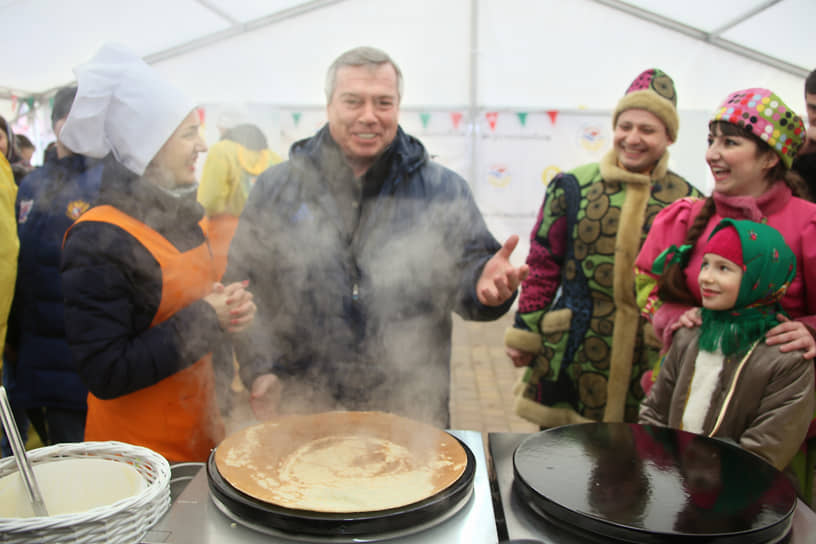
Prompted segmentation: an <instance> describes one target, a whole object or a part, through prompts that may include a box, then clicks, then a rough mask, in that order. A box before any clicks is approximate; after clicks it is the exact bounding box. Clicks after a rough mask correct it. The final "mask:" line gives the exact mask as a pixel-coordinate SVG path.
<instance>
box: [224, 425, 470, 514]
mask: <svg viewBox="0 0 816 544" xmlns="http://www.w3.org/2000/svg"><path fill="white" fill-rule="evenodd" d="M215 464H216V467H217V468H218V472H219V473H220V475H221V476H222V477H223V478H224V479H225V480H226V481H227V482H229V483H230V484H231V485H232V486H233V487H234V488H236V489H238V490H239V491H241V492H243V493H245V494H247V495H249V496H251V497H253V498H255V499H258V500H261V501H264V502H267V503H271V504H274V505H277V506H281V507H284V508H292V509H297V510H309V511H313V512H336V513H352V512H370V511H378V510H387V509H390V508H398V507H401V506H406V505H408V504H412V503H415V502H418V501H421V500H424V499H426V498H429V497H432V496H434V495H435V494H436V493H439V492H440V491H442V490H444V489H446V488H447V487H448V486H450V485H451V484H453V483H454V482H456V480H457V479H459V477H461V476H462V474H463V473H464V471H465V468H466V465H467V454H466V452H465V449H464V447H463V446H462V445H461V444H460V443H459V442H458V441H457V440H456V439H455V438H454V437H453V436H451V435H449V434H448V433H446V432H445V431H443V430H441V429H437V428H436V427H433V426H431V425H427V424H425V423H421V422H418V421H414V420H411V419H407V418H404V417H400V416H396V415H393V414H387V413H383V412H325V413H319V414H309V415H290V416H283V417H280V418H277V419H274V420H271V421H267V422H264V423H261V424H258V425H254V426H252V427H248V428H246V429H243V430H241V431H239V432H236V433H234V434H232V435H230V436H228V437H227V438H226V439H225V440H224V441H223V442H222V443H221V444H219V445H218V447H217V448H216V450H215Z"/></svg>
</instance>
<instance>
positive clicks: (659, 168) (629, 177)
mask: <svg viewBox="0 0 816 544" xmlns="http://www.w3.org/2000/svg"><path fill="white" fill-rule="evenodd" d="M599 165H600V167H601V177H602V178H603V179H605V180H607V181H618V182H620V183H631V184H635V185H651V183H652V180H655V179H660V178H662V177H663V176H665V175H666V172H668V170H669V152H668V151H666V152H665V153H663V156H662V157H660V160H659V161H657V164H656V165H655V167H654V168H652V171H651V173H650V174H649V175H648V176H647V175H646V174H637V173H635V172H630V171H629V170H624V169H623V168H621V167H620V166H618V155H617V153H615V149H614V148H613V149H610V150H609V151H608V152H607V153H606V155H604V156H603V157H602V158H601V160H600V163H599Z"/></svg>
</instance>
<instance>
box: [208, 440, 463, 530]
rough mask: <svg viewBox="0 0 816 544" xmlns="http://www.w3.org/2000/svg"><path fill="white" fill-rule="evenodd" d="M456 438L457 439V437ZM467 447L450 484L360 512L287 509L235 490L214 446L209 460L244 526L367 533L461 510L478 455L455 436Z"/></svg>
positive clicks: (425, 522)
mask: <svg viewBox="0 0 816 544" xmlns="http://www.w3.org/2000/svg"><path fill="white" fill-rule="evenodd" d="M454 438H456V437H454ZM456 440H457V441H458V442H459V443H460V444H461V445H462V447H463V448H464V449H465V453H466V455H467V464H466V466H465V470H464V472H463V473H462V475H461V476H460V477H459V478H458V479H457V480H456V481H455V482H453V483H452V484H451V485H450V486H448V487H447V488H445V489H443V490H441V491H440V492H438V493H436V494H435V495H432V496H430V497H428V498H426V499H424V500H421V501H419V502H415V503H412V504H408V505H405V506H402V507H399V508H391V509H387V510H377V511H373V512H361V513H331V512H313V511H308V510H296V509H292V508H283V507H280V506H277V505H274V504H272V503H268V502H264V501H260V500H258V499H255V498H254V497H251V496H249V495H247V494H245V493H242V492H241V491H239V490H237V489H236V488H234V487H233V486H232V485H231V484H230V483H229V482H228V481H226V480H225V479H224V478H223V477H222V476H221V475H220V473H219V472H218V467H217V465H216V463H215V450H213V451H212V453H211V454H210V458H209V460H208V461H207V480H208V482H209V488H210V493H211V494H212V496H213V498H214V499H215V500H216V501H217V504H218V503H220V505H219V506H221V507H223V508H226V509H227V510H228V512H227V513H228V515H229V517H231V518H233V519H234V520H236V521H239V522H241V523H244V524H245V525H246V526H248V527H251V528H253V529H256V530H261V531H263V530H264V529H270V530H271V532H273V533H276V532H281V533H286V534H290V535H314V536H316V537H324V538H329V539H334V538H336V537H346V536H347V537H349V538H353V537H357V536H360V537H363V536H372V535H381V534H382V535H385V534H389V535H390V534H395V533H399V532H400V531H412V530H413V529H415V528H424V527H427V526H429V525H430V524H432V523H433V522H435V521H436V520H440V519H442V520H443V519H447V517H446V516H448V515H452V514H453V513H455V512H452V510H454V509H456V510H458V509H460V508H462V507H463V506H464V505H465V504H466V502H467V499H468V498H469V497H470V495H471V493H472V491H473V478H474V476H475V474H476V458H475V456H474V455H473V452H472V451H471V450H470V448H469V447H468V445H467V444H465V443H464V442H462V441H461V440H459V439H458V438H457V439H456Z"/></svg>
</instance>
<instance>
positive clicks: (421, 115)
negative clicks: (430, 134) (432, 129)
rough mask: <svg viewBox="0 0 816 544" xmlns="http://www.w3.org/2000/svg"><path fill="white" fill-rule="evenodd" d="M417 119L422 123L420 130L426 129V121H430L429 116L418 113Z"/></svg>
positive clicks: (428, 114)
mask: <svg viewBox="0 0 816 544" xmlns="http://www.w3.org/2000/svg"><path fill="white" fill-rule="evenodd" d="M419 119H420V120H421V121H422V128H428V121H430V120H431V114H430V113H426V112H423V113H420V114H419Z"/></svg>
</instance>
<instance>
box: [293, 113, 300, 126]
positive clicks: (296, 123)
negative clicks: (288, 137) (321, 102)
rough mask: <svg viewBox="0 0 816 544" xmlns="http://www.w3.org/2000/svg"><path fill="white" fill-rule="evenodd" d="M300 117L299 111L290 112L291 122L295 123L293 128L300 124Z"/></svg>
mask: <svg viewBox="0 0 816 544" xmlns="http://www.w3.org/2000/svg"><path fill="white" fill-rule="evenodd" d="M301 115H302V113H301V112H299V111H293V112H292V121H294V122H295V126H298V125H299V124H300V116H301Z"/></svg>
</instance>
